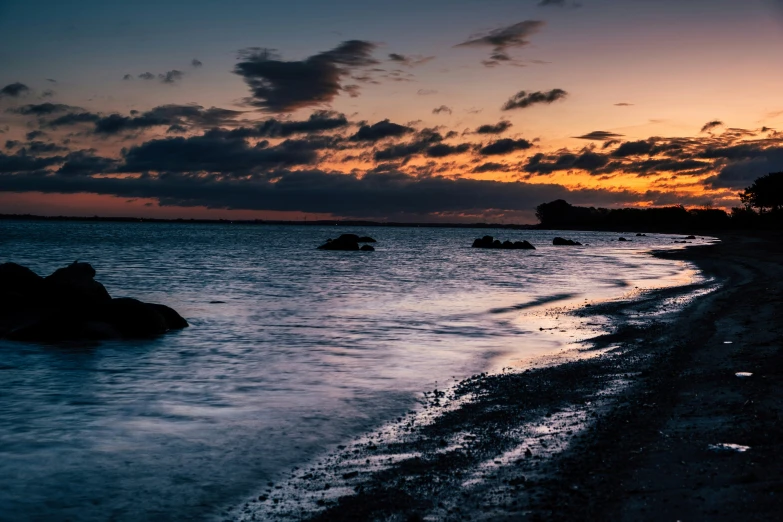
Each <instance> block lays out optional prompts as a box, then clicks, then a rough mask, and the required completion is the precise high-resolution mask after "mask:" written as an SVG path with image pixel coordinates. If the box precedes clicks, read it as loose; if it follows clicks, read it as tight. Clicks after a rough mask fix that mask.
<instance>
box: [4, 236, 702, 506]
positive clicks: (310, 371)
mask: <svg viewBox="0 0 783 522" xmlns="http://www.w3.org/2000/svg"><path fill="white" fill-rule="evenodd" d="M347 232H351V233H358V234H361V235H370V236H372V237H374V238H375V239H377V241H378V242H377V243H376V244H375V247H376V251H375V252H333V251H320V250H316V247H317V246H318V245H320V244H321V243H323V242H324V241H325V240H326V239H327V238H329V237H332V238H334V237H336V236H338V235H339V234H341V233H347ZM483 235H494V236H496V237H497V238H498V239H501V240H506V239H510V240H512V241H520V240H528V241H530V242H531V243H533V244H534V245H535V246H536V247H537V250H535V251H525V250H481V249H473V248H470V246H471V244H472V242H473V240H474V239H475V238H477V237H481V236H483ZM558 235H559V236H564V237H568V238H571V239H575V240H578V241H580V242H582V243H585V244H587V245H588V246H585V247H554V246H552V244H551V242H552V238H553V237H555V236H558ZM620 235H621V234H618V233H598V232H552V231H526V230H522V231H514V230H499V229H466V228H416V227H410V228H385V227H379V228H373V227H368V228H355V227H350V228H348V227H341V226H333V227H316V226H271V225H262V226H253V225H230V224H220V225H218V224H160V223H105V222H94V223H93V222H33V221H29V222H28V221H3V222H0V254H1V255H0V262H6V261H13V262H16V263H20V264H23V265H26V266H28V267H30V268H31V269H33V270H35V271H36V272H37V273H39V274H41V275H47V274H49V273H51V272H52V271H54V270H55V269H56V268H58V267H61V266H63V265H65V264H68V263H71V262H73V261H75V260H77V259H78V260H79V261H83V262H88V263H91V264H92V265H93V267H94V268H95V269H96V270H97V276H96V279H97V280H98V281H100V282H102V283H103V284H104V285H105V286H106V288H107V289H108V291H109V292H110V293H111V295H112V296H114V297H122V296H129V297H135V298H138V299H141V300H144V301H149V302H157V303H163V304H166V305H169V306H171V307H173V308H174V309H176V310H177V311H179V312H180V313H181V314H182V315H183V316H184V317H185V318H186V319H187V320H188V321H189V322H190V324H191V326H190V327H189V328H187V329H185V330H183V331H178V332H174V333H170V334H167V335H165V336H163V337H160V338H158V339H154V340H143V341H112V342H105V343H102V344H99V345H71V346H47V345H36V344H21V343H14V342H9V341H0V506H2V509H0V520H13V521H17V520H22V521H26V520H46V521H58V520H74V521H75V520H79V521H93V520H94V521H98V520H100V521H103V520H115V521H139V520H199V519H206V518H208V517H211V516H213V515H215V514H219V513H220V512H221V510H222V509H223V508H224V507H225V506H228V505H231V504H232V503H236V502H240V501H242V500H243V499H245V498H247V497H248V495H252V494H253V492H254V491H258V490H260V489H261V488H262V487H267V484H268V483H272V484H274V483H275V481H276V480H278V479H279V478H280V477H282V476H283V475H284V474H285V473H286V472H288V471H290V470H291V468H293V467H294V466H306V465H307V464H308V463H309V462H312V461H313V460H314V459H317V458H318V457H320V456H322V455H324V454H326V453H328V452H330V451H332V450H333V449H334V448H335V447H336V446H337V445H338V444H341V443H345V442H346V441H350V440H351V439H353V438H355V437H358V436H360V435H361V434H362V433H365V432H367V431H368V430H372V429H375V428H377V427H378V426H380V425H382V424H383V423H385V422H387V421H389V420H391V419H393V418H395V417H397V416H398V415H400V414H402V413H404V412H407V411H410V410H412V409H415V408H416V407H417V406H418V405H419V401H420V399H421V396H422V392H423V391H425V390H432V389H433V388H435V387H438V386H440V387H443V386H448V385H449V384H450V383H454V382H455V381H458V380H460V379H462V378H464V377H467V376H470V375H473V374H475V373H479V372H485V371H497V370H499V369H501V368H504V367H508V366H512V367H524V366H525V364H528V362H529V361H532V360H534V359H535V358H537V357H541V356H544V355H548V354H562V353H568V351H569V350H573V349H574V346H575V344H574V343H575V341H578V340H579V339H576V338H575V337H574V332H573V330H571V329H569V327H568V326H569V321H568V319H567V314H565V313H564V311H565V310H566V309H568V308H569V307H574V306H580V305H583V304H589V303H593V302H599V301H604V300H609V299H617V298H622V297H625V298H627V297H632V296H633V295H635V294H637V293H638V292H640V291H643V290H645V289H652V288H662V287H670V286H677V285H685V284H689V283H692V282H694V281H695V280H698V279H699V278H700V275H699V273H698V272H697V271H696V270H695V269H694V268H693V267H692V266H690V265H688V264H686V263H683V262H679V261H671V260H664V259H658V258H655V257H652V256H650V255H649V254H648V252H649V251H650V250H651V249H655V248H672V247H680V246H681V245H674V244H673V241H674V239H679V238H678V237H674V236H667V235H659V234H648V235H647V236H646V237H635V236H634V235H633V234H632V235H625V237H627V238H628V239H631V240H632V241H629V242H626V243H620V242H618V241H617V238H618V237H619V236H620ZM708 241H709V239H699V240H697V241H696V242H697V243H698V242H708Z"/></svg>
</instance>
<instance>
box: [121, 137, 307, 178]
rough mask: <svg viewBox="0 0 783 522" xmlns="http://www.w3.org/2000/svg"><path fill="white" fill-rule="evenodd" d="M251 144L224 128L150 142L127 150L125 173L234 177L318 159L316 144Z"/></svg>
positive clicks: (290, 141) (298, 141)
mask: <svg viewBox="0 0 783 522" xmlns="http://www.w3.org/2000/svg"><path fill="white" fill-rule="evenodd" d="M265 145H266V144H265V143H262V144H259V145H258V146H254V147H251V146H250V145H249V144H248V143H247V142H246V141H245V140H243V139H239V138H232V137H229V136H228V135H227V133H226V132H224V131H219V130H211V131H207V132H206V133H204V134H203V135H201V136H194V137H191V138H165V139H160V140H151V141H147V142H145V143H143V144H141V145H137V146H134V147H131V148H130V149H128V150H126V151H125V152H124V159H125V164H124V165H123V167H122V170H123V171H125V172H147V171H155V172H211V173H220V174H227V175H233V176H240V175H247V174H252V173H254V172H260V171H263V170H267V169H270V168H280V167H288V166H293V165H307V164H310V163H313V162H314V161H315V159H316V158H317V154H316V152H315V149H316V148H317V147H316V146H314V145H313V144H311V143H309V142H308V141H305V140H286V141H284V142H282V143H281V144H279V145H277V146H275V147H266V146H265Z"/></svg>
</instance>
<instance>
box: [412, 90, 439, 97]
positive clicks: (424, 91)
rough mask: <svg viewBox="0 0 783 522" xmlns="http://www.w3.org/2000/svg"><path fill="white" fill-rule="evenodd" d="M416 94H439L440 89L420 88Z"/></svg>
mask: <svg viewBox="0 0 783 522" xmlns="http://www.w3.org/2000/svg"><path fill="white" fill-rule="evenodd" d="M416 94H418V95H419V96H431V95H433V94H438V91H436V90H435V89H419V90H418V91H416Z"/></svg>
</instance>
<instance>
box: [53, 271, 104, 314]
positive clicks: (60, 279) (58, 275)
mask: <svg viewBox="0 0 783 522" xmlns="http://www.w3.org/2000/svg"><path fill="white" fill-rule="evenodd" d="M93 277H95V269H94V268H93V267H92V265H90V264H89V263H79V262H78V261H74V262H73V263H71V264H70V265H68V266H66V267H63V268H58V269H57V270H55V272H54V273H53V274H52V275H50V276H48V277H46V278H44V281H43V285H44V293H46V294H47V297H48V298H49V299H51V300H52V301H55V302H57V303H61V304H66V303H67V304H74V305H80V304H82V305H83V304H92V305H98V304H101V303H105V302H108V301H110V300H111V296H110V295H109V292H107V291H106V288H105V287H104V286H103V285H102V284H100V283H99V282H98V281H96V280H94V279H93Z"/></svg>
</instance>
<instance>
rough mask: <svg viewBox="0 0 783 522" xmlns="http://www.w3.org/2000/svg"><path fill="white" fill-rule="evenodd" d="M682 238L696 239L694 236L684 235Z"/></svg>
mask: <svg viewBox="0 0 783 522" xmlns="http://www.w3.org/2000/svg"><path fill="white" fill-rule="evenodd" d="M683 239H696V236H685V237H684V238H683Z"/></svg>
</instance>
